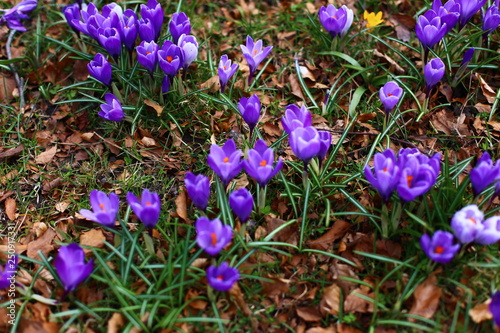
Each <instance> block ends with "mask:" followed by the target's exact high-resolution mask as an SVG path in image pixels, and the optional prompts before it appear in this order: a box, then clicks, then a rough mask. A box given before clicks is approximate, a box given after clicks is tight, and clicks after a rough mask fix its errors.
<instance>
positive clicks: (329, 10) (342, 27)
mask: <svg viewBox="0 0 500 333" xmlns="http://www.w3.org/2000/svg"><path fill="white" fill-rule="evenodd" d="M318 16H319V21H320V22H321V24H322V25H323V27H324V28H325V30H326V31H327V32H328V33H329V34H330V35H331V36H332V38H335V37H336V36H337V35H340V37H344V35H345V34H346V33H347V31H348V30H349V28H350V27H351V24H352V20H353V18H354V14H353V12H352V10H351V9H349V8H347V7H346V6H345V5H344V6H342V7H340V8H339V9H337V7H335V6H334V5H331V4H330V5H328V7H324V6H321V8H320V9H319V12H318Z"/></svg>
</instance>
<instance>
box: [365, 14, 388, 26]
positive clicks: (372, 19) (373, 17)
mask: <svg viewBox="0 0 500 333" xmlns="http://www.w3.org/2000/svg"><path fill="white" fill-rule="evenodd" d="M363 18H364V19H365V20H366V27H367V28H373V27H376V26H377V25H379V24H380V23H382V22H384V20H383V19H382V12H378V13H377V14H375V13H368V12H367V11H366V10H365V12H364V13H363Z"/></svg>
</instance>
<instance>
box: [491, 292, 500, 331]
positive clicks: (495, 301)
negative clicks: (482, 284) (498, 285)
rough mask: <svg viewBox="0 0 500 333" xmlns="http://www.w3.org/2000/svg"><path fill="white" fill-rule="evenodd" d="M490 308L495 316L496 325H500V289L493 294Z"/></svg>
mask: <svg viewBox="0 0 500 333" xmlns="http://www.w3.org/2000/svg"><path fill="white" fill-rule="evenodd" d="M489 310H490V312H491V315H492V316H493V322H494V323H495V326H496V327H500V291H497V292H496V293H494V294H493V295H492V296H491V303H490V305H489Z"/></svg>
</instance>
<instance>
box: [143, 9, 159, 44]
mask: <svg viewBox="0 0 500 333" xmlns="http://www.w3.org/2000/svg"><path fill="white" fill-rule="evenodd" d="M141 16H142V18H143V19H148V20H149V21H150V22H151V24H152V26H153V29H154V40H158V37H160V33H161V27H162V25H163V17H164V14H163V9H161V5H160V4H159V3H158V1H156V0H148V3H147V4H146V5H141Z"/></svg>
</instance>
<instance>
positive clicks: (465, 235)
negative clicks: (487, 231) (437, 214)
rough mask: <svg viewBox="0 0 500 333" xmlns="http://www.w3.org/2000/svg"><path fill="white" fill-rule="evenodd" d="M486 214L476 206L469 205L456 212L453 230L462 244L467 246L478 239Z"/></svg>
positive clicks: (452, 225) (453, 219) (452, 221)
mask: <svg viewBox="0 0 500 333" xmlns="http://www.w3.org/2000/svg"><path fill="white" fill-rule="evenodd" d="M483 218H484V214H483V212H482V211H480V210H479V208H478V207H477V206H476V205H468V206H465V207H464V208H462V209H460V210H459V211H458V212H456V213H455V214H454V215H453V217H452V219H451V228H452V229H453V233H454V234H455V237H457V238H458V240H459V241H460V243H462V244H467V243H470V242H473V241H474V240H475V239H476V236H477V234H478V233H479V232H480V231H481V230H482V229H483V225H482V222H483Z"/></svg>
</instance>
